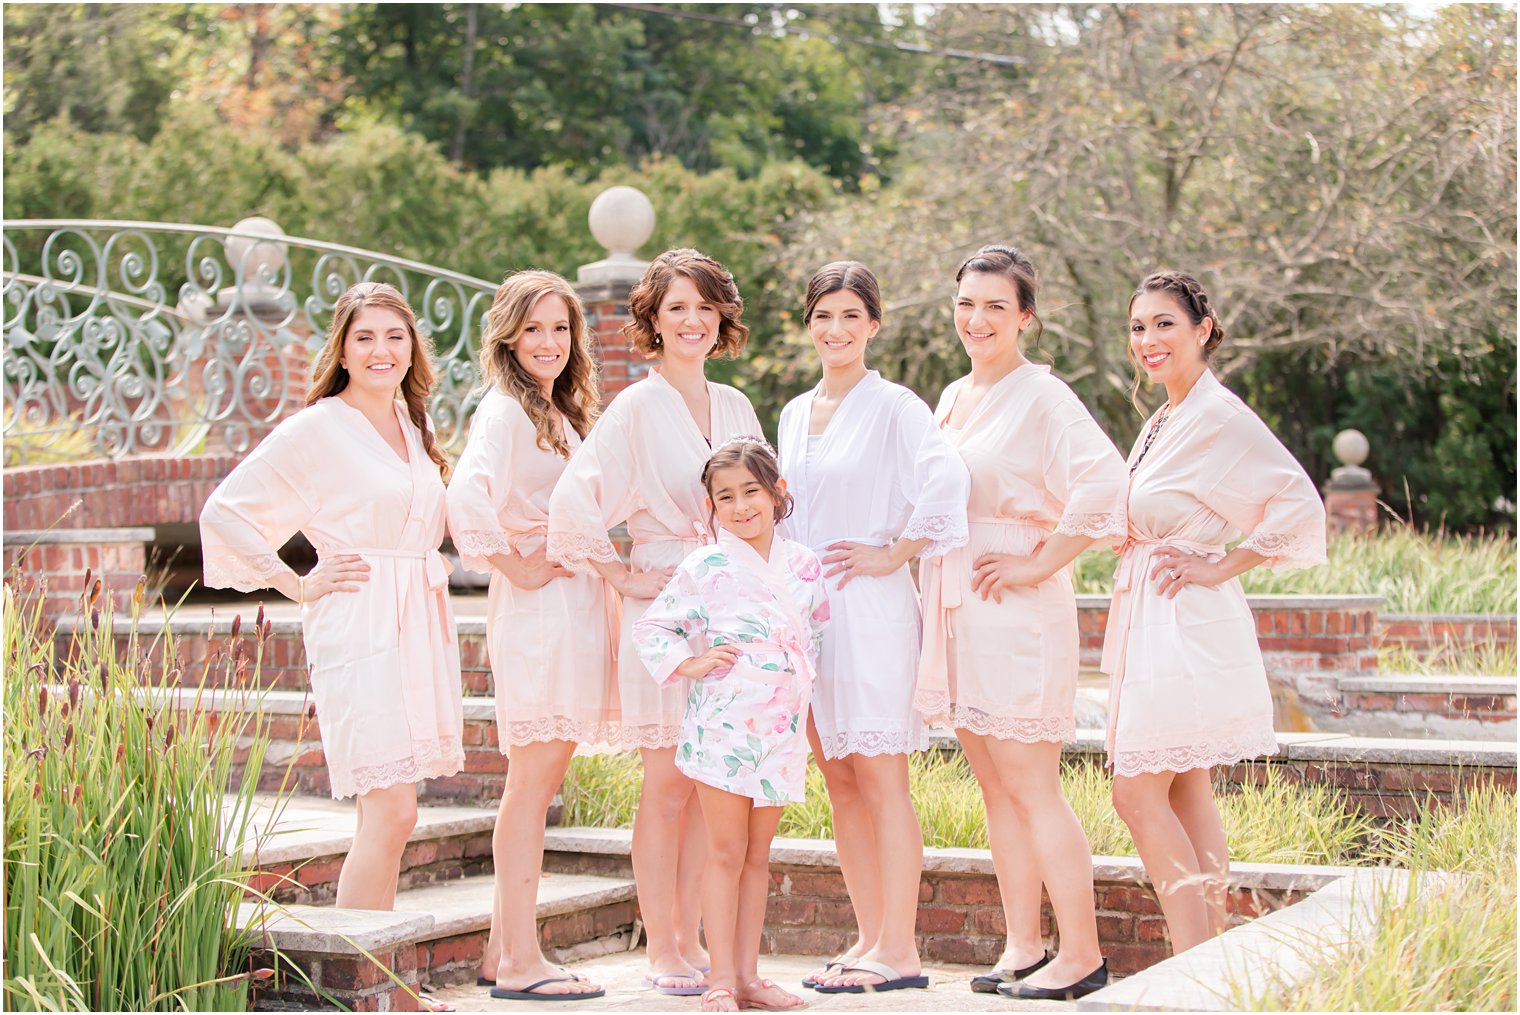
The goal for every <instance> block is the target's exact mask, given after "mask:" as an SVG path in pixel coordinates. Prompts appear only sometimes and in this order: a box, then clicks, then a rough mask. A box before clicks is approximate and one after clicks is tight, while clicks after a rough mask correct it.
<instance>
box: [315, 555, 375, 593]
mask: <svg viewBox="0 0 1520 1015" xmlns="http://www.w3.org/2000/svg"><path fill="white" fill-rule="evenodd" d="M367 581H369V564H367V563H365V560H364V558H363V557H361V556H359V555H358V554H357V553H335V554H333V555H332V556H330V557H322V558H320V559H319V560H318V561H317V566H316V567H314V568H312V569H311V570H310V571H308V572H306V577H304V578H302V579H301V582H300V585H301V601H302V602H307V603H314V602H316V601H317V600H318V599H321V598H322V597H323V596H325V595H327V594H328V593H329V592H358V591H359V584H358V583H359V582H367Z"/></svg>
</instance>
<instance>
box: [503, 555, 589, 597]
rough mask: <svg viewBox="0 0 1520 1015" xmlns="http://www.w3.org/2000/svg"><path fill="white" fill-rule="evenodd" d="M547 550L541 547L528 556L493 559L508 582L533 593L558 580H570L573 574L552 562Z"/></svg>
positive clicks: (507, 556)
mask: <svg viewBox="0 0 1520 1015" xmlns="http://www.w3.org/2000/svg"><path fill="white" fill-rule="evenodd" d="M545 549H546V547H543V546H540V547H539V548H538V549H536V550H534V551H533V552H532V553H530V554H527V555H526V556H524V555H522V554H518V553H511V554H501V555H499V556H498V557H496V558H493V563H495V564H496V566H497V567H499V568H500V569H501V573H502V574H504V575H506V576H507V581H509V582H511V583H512V584H513V585H515V586H517V587H518V588H520V589H523V590H524V591H529V592H531V591H532V590H534V589H541V588H543V587H544V586H545V585H547V584H549V583H550V582H552V581H553V580H554V579H556V578H568V577H570V575H571V574H572V572H571V571H570V569H569V568H567V567H565V566H564V565H562V564H557V563H555V562H554V561H551V560H550V559H549V558H548V556H547V554H546V553H545Z"/></svg>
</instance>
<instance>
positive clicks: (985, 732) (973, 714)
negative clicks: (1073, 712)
mask: <svg viewBox="0 0 1520 1015" xmlns="http://www.w3.org/2000/svg"><path fill="white" fill-rule="evenodd" d="M913 704H914V707H916V708H917V709H918V710H919V711H920V712H921V713H923V716H924V719H925V720H926V721H927V722H931V723H933V724H935V725H936V726H948V727H949V728H951V729H957V730H965V731H967V732H968V733H975V734H976V735H977V736H981V737H993V738H994V739H997V740H1017V741H1019V742H1021V743H1026V744H1037V743H1045V742H1052V741H1053V742H1056V743H1064V742H1068V741H1075V740H1076V739H1077V722H1076V718H1075V717H1074V716H1069V715H1067V716H1060V715H1057V716H1042V717H1040V718H1037V719H1022V718H1019V717H1018V716H1011V715H1010V716H1001V715H994V714H992V713H991V712H984V711H982V710H981V709H979V708H972V707H970V706H969V705H956V704H952V703H951V701H950V696H949V695H948V694H933V695H923V696H920V697H919V699H918V700H917V701H915V702H914V703H913Z"/></svg>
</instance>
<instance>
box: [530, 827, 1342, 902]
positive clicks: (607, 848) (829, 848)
mask: <svg viewBox="0 0 1520 1015" xmlns="http://www.w3.org/2000/svg"><path fill="white" fill-rule="evenodd" d="M632 846H633V832H632V831H630V830H628V829H626V828H583V827H572V828H550V829H548V830H547V831H546V832H545V833H544V849H545V850H547V851H552V852H558V853H591V854H596V855H599V856H620V857H622V856H630V855H631V851H632ZM1092 862H1093V878H1094V880H1097V881H1107V882H1114V881H1121V882H1123V881H1130V882H1134V883H1136V884H1146V885H1148V884H1149V883H1150V882H1149V881H1148V880H1147V879H1146V877H1145V867H1144V865H1143V864H1141V862H1140V860H1139V859H1138V858H1136V857H1128V856H1094V857H1093V858H1092ZM771 863H772V864H779V865H781V866H786V867H823V868H828V869H838V867H839V854H838V852H837V851H836V849H835V846H834V840H832V839H792V838H777V839H775V840H774V841H773V842H772V843H771ZM1359 870H1360V869H1359V868H1354V867H1323V866H1314V865H1310V864H1286V863H1232V864H1231V865H1230V886H1231V887H1232V888H1245V889H1260V890H1270V891H1299V892H1312V891H1316V890H1318V889H1320V888H1322V887H1323V886H1325V885H1328V884H1331V883H1333V882H1335V881H1337V880H1338V879H1341V878H1344V877H1346V876H1348V875H1350V874H1353V873H1358V872H1359ZM924 873H925V874H969V875H977V876H986V877H992V876H993V874H994V872H993V868H992V853H991V851H989V850H985V849H967V848H945V847H932V846H930V847H925V848H924Z"/></svg>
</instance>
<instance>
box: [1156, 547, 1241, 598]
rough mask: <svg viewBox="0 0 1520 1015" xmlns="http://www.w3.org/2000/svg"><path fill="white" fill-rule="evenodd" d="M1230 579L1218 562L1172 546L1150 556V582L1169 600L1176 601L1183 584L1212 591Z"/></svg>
mask: <svg viewBox="0 0 1520 1015" xmlns="http://www.w3.org/2000/svg"><path fill="white" fill-rule="evenodd" d="M1229 577H1230V575H1229V574H1227V573H1225V571H1224V569H1223V568H1221V567H1220V566H1219V565H1218V564H1217V563H1214V562H1212V561H1210V560H1208V559H1207V558H1205V557H1199V556H1197V555H1196V554H1191V553H1184V552H1183V551H1181V550H1173V549H1171V548H1170V547H1162V548H1161V549H1159V550H1157V551H1156V552H1155V553H1154V554H1153V555H1152V557H1151V581H1153V582H1155V583H1156V591H1157V592H1159V593H1161V595H1163V596H1165V597H1166V598H1167V599H1176V598H1177V593H1179V592H1181V591H1182V587H1183V586H1184V585H1202V586H1203V587H1205V588H1213V587H1214V586H1215V585H1218V584H1219V583H1220V582H1222V581H1224V580H1225V579H1227V578H1229Z"/></svg>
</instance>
